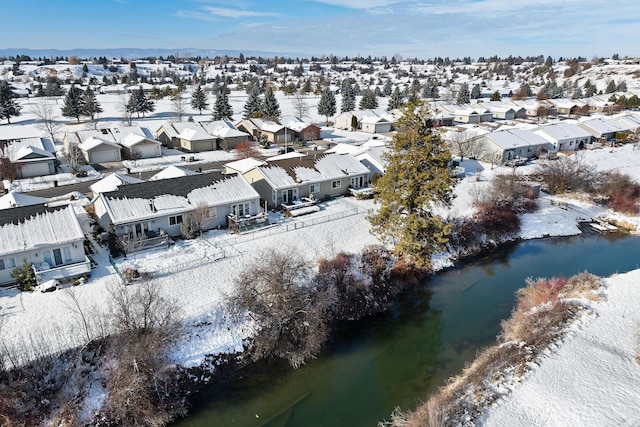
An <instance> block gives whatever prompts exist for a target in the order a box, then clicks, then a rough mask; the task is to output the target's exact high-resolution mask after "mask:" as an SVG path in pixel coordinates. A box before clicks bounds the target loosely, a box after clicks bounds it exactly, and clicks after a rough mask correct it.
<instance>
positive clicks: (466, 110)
mask: <svg viewBox="0 0 640 427" xmlns="http://www.w3.org/2000/svg"><path fill="white" fill-rule="evenodd" d="M438 107H439V108H440V109H441V110H442V111H446V112H447V113H448V114H451V115H452V116H453V121H454V122H455V123H468V124H475V123H480V122H491V121H493V113H491V111H489V110H488V109H486V108H485V107H484V106H482V105H479V104H465V105H450V104H440V105H439V106H438Z"/></svg>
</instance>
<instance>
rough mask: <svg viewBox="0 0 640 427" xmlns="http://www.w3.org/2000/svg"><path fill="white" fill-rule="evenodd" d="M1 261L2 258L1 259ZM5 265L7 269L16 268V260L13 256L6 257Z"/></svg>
mask: <svg viewBox="0 0 640 427" xmlns="http://www.w3.org/2000/svg"><path fill="white" fill-rule="evenodd" d="M0 261H1V260H0ZM4 265H5V267H6V268H7V269H9V268H11V269H14V268H16V260H15V259H13V258H6V259H5V260H4Z"/></svg>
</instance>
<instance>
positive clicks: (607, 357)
mask: <svg viewBox="0 0 640 427" xmlns="http://www.w3.org/2000/svg"><path fill="white" fill-rule="evenodd" d="M105 97H106V96H105ZM114 99H115V98H114ZM232 99H234V98H232ZM284 99H285V98H283V99H282V100H281V102H282V104H281V105H282V108H283V113H285V114H291V113H292V112H293V109H292V106H291V102H290V101H289V102H287V103H285V101H284ZM109 100H110V99H108V98H105V101H109ZM243 102H244V101H243V100H239V101H237V105H234V110H235V111H241V109H242V103H243ZM103 107H104V108H105V113H104V116H105V117H117V116H118V113H117V110H116V108H117V102H116V101H112V102H111V103H110V102H103ZM162 108H164V109H165V110H166V111H168V110H169V109H170V106H169V104H168V103H165V104H164V105H162ZM314 114H315V112H314ZM161 119H163V116H162V114H160V113H158V114H157V115H156V117H155V118H154V117H151V118H149V119H147V120H140V121H137V124H138V125H140V126H149V127H153V126H152V125H153V124H154V122H155V123H158V122H159V121H160V120H161ZM316 119H317V117H316ZM114 121H115V119H114ZM67 127H69V126H67ZM2 129H3V131H5V130H6V131H7V134H8V135H9V137H19V136H20V135H22V136H25V135H28V136H33V135H40V134H41V132H40V131H38V130H37V129H36V128H35V127H34V124H33V116H32V115H30V113H29V112H28V109H26V110H25V111H24V112H23V116H21V117H20V118H18V119H17V120H15V124H12V125H11V126H4V125H3V126H2ZM325 132H326V134H327V135H329V134H331V135H334V137H335V138H336V139H338V138H339V139H340V140H342V139H351V140H354V141H355V140H358V141H359V140H361V139H362V138H363V136H362V135H351V136H350V135H348V134H345V133H343V132H335V131H325ZM632 148H633V147H632V146H631V145H628V146H623V147H621V148H618V149H612V150H609V149H607V150H597V151H590V152H585V153H584V155H585V156H586V160H587V161H588V162H589V163H592V164H595V165H596V166H597V167H598V168H599V169H600V170H613V169H615V170H619V171H621V172H625V173H628V174H629V175H631V176H632V177H633V178H634V179H636V180H638V181H640V168H639V167H638V166H639V165H640V151H634V150H633V149H632ZM183 155H184V154H181V153H167V156H165V157H163V158H161V159H159V160H154V159H149V160H138V161H136V162H135V164H125V166H127V167H130V169H131V171H132V172H139V171H140V172H141V171H146V170H151V169H157V168H158V167H163V166H164V165H165V164H166V163H167V162H168V163H172V164H176V163H174V162H177V163H178V164H179V162H180V161H182V160H181V159H180V157H182V156H183ZM197 157H198V161H225V160H233V155H232V154H231V153H225V152H212V153H198V154H197ZM160 162H163V163H162V164H161V163H160ZM461 166H464V167H465V168H466V170H467V175H466V176H465V177H464V178H463V179H462V180H461V181H460V182H459V185H458V186H457V188H456V195H457V197H456V199H455V201H454V205H453V207H452V208H451V209H450V211H449V212H448V214H449V215H451V216H466V215H470V214H471V212H472V209H471V202H472V200H473V197H474V195H475V194H477V192H478V191H481V189H482V188H484V187H486V186H487V185H488V184H489V183H490V180H491V178H492V176H494V175H495V174H496V173H511V171H512V170H511V169H510V168H491V167H490V165H487V164H484V163H479V162H476V161H473V160H465V162H463V164H462V165H461ZM534 167H535V165H527V166H524V167H521V168H518V169H517V172H518V173H523V172H526V171H527V170H531V168H534ZM92 173H93V172H90V177H89V178H97V177H94V176H92V175H91V174H92ZM56 177H57V178H55V179H57V180H59V181H60V180H63V181H66V182H74V181H75V180H76V179H77V178H76V177H73V176H71V175H70V174H69V176H59V175H58V176H56ZM37 181H38V180H25V182H19V188H20V189H22V190H24V191H26V190H30V189H35V188H40V187H38V186H46V185H51V183H42V182H37ZM42 181H45V180H42ZM84 203H86V200H84V199H80V200H78V201H76V202H74V205H75V207H76V210H77V212H78V213H79V214H80V215H79V216H80V220H81V224H82V225H83V227H84V229H85V230H87V234H89V231H88V230H89V217H88V214H87V213H86V211H85V210H84V208H83V204H84ZM354 205H356V206H358V207H359V208H360V209H354ZM321 208H322V209H321V211H320V212H317V213H313V214H309V215H305V216H303V217H300V218H289V219H286V220H284V219H279V218H277V217H275V216H273V217H272V220H273V221H274V222H276V225H274V226H272V227H270V228H268V229H265V230H262V231H258V232H256V233H255V234H251V235H243V236H240V237H238V236H235V235H230V234H228V233H227V232H223V231H212V232H209V233H207V234H206V235H205V237H204V238H202V239H195V240H191V241H178V242H176V243H175V245H173V246H171V247H170V248H168V249H166V250H160V249H159V250H154V251H149V252H142V253H139V254H137V255H136V256H129V257H128V258H127V259H126V260H124V259H120V260H117V261H116V265H117V266H118V268H120V269H122V268H126V267H128V266H135V267H136V268H138V269H139V270H141V271H145V272H148V273H149V274H150V275H151V278H150V279H149V280H151V281H152V283H153V284H154V286H158V287H159V288H161V289H162V291H163V293H164V294H166V295H168V296H170V297H171V298H174V299H176V300H177V301H178V303H179V305H180V306H181V308H182V317H183V319H184V321H185V325H186V334H185V336H184V339H183V340H182V342H181V343H180V345H179V346H177V347H176V348H175V351H174V353H173V358H174V360H175V361H176V362H177V363H179V364H182V365H185V366H193V365H196V364H198V363H200V362H202V361H203V360H204V357H205V355H207V354H216V353H221V352H230V351H239V350H241V349H242V344H243V339H244V338H246V337H247V336H248V335H249V334H250V333H251V330H250V329H248V328H249V327H248V326H247V325H241V324H236V323H234V322H233V321H232V319H230V317H229V316H228V315H227V313H226V311H225V298H226V296H227V295H230V294H232V293H233V289H234V279H235V278H236V277H237V275H238V273H239V272H240V271H241V270H242V269H243V268H244V267H245V266H247V265H250V264H251V263H252V262H254V261H255V260H256V258H257V257H258V256H259V254H260V253H261V251H265V250H270V249H273V248H289V249H291V250H295V251H297V252H300V253H302V254H304V256H306V257H307V258H308V259H310V260H317V259H318V258H320V257H326V256H331V255H334V254H336V253H337V252H339V251H347V252H357V251H360V250H361V249H362V248H363V247H364V246H365V245H369V244H376V243H379V242H378V240H377V239H376V238H375V237H374V236H372V235H371V234H370V232H369V230H370V227H369V223H368V222H367V220H366V217H365V213H364V212H365V211H366V210H368V209H372V208H374V205H373V203H372V202H371V201H357V200H355V199H352V198H344V199H337V200H334V201H331V202H326V203H323V204H322V205H321ZM602 215H609V216H611V217H617V218H620V219H624V220H625V221H627V222H630V223H633V224H636V225H638V224H640V218H638V217H634V218H628V217H621V216H620V215H613V214H612V213H610V212H608V211H606V209H605V208H603V207H600V206H595V205H593V204H590V203H586V202H583V201H577V200H573V199H566V198H556V197H550V196H545V195H543V197H542V198H541V200H540V210H539V211H538V212H536V213H534V214H527V215H524V217H523V226H522V232H521V237H522V238H525V239H528V238H539V237H543V236H547V235H550V236H553V235H571V234H578V233H580V230H579V229H578V228H577V226H576V224H577V222H578V221H580V220H582V219H588V218H592V217H596V216H602ZM279 221H282V222H279ZM314 221H315V222H316V223H315V224H311V222H314ZM296 224H305V225H304V226H302V225H300V226H296ZM95 250H96V253H95V254H93V255H92V257H93V258H94V260H95V261H96V263H97V265H98V266H97V267H96V268H95V269H93V271H92V276H91V279H90V280H89V281H88V282H87V283H86V284H82V285H80V286H77V287H73V288H67V289H64V290H58V291H55V292H50V293H41V292H34V293H24V292H19V291H17V290H16V289H13V288H12V289H6V288H4V289H0V333H1V336H2V341H3V342H4V343H5V344H6V345H7V346H8V347H14V346H16V347H19V346H20V344H21V343H23V342H26V343H29V342H30V341H31V340H37V341H38V342H39V344H40V346H41V348H40V349H41V350H42V351H49V352H54V351H58V350H61V349H65V348H69V347H72V346H77V345H79V344H81V343H82V341H83V339H82V337H80V336H79V334H78V332H77V331H78V316H77V315H76V314H75V313H74V306H73V304H72V301H71V298H70V297H69V295H68V293H69V292H73V293H74V294H75V296H76V297H77V299H78V302H79V304H81V305H82V306H83V307H85V309H86V310H87V311H88V312H91V311H92V310H95V311H98V310H103V309H104V308H105V304H106V302H107V301H108V300H109V291H110V289H111V288H112V287H118V286H121V280H120V277H119V276H118V275H117V273H116V270H115V268H114V267H113V266H112V265H111V264H110V262H109V259H108V255H107V251H106V248H104V247H103V246H97V245H95ZM450 263H451V261H450V260H449V258H448V257H447V254H442V255H441V256H438V257H437V259H436V267H438V268H441V267H445V266H447V265H450ZM638 280H640V273H639V272H638V271H635V272H631V273H628V274H626V275H623V276H619V277H612V278H608V279H607V280H606V282H607V285H608V291H607V300H606V301H605V302H601V303H598V304H596V307H595V311H596V314H597V315H596V316H592V317H590V318H586V319H583V320H582V321H581V323H579V324H577V325H575V326H574V328H573V330H572V332H571V334H570V335H569V337H568V338H567V339H566V340H565V341H564V342H563V343H561V344H560V345H559V347H558V348H557V349H556V351H555V352H552V353H551V354H549V355H548V357H547V358H546V359H545V360H544V361H543V362H542V363H541V366H540V367H539V368H538V369H537V370H535V371H534V372H533V373H532V374H531V375H530V376H529V377H528V378H527V379H526V380H525V381H524V384H523V385H522V386H520V387H517V388H516V389H515V390H514V391H513V393H512V394H511V395H510V396H508V397H506V398H504V399H503V400H501V401H500V402H499V404H498V405H496V408H495V409H491V410H490V411H489V416H488V418H487V420H486V422H487V425H505V426H506V425H569V424H581V425H589V424H591V425H614V424H615V425H619V424H622V425H638V424H639V423H640V420H638V414H639V413H640V408H639V407H638V402H640V388H639V387H637V384H638V383H640V381H639V380H640V365H638V363H637V362H635V361H634V357H635V356H634V355H635V354H636V352H637V348H635V345H636V342H637V339H636V336H637V334H638V330H639V328H638V326H637V325H638V323H640V314H639V313H640V311H638V310H635V311H634V307H635V306H637V305H638V303H639V302H640V289H639V288H638V286H637V285H636V283H637V282H638ZM202 325H206V326H202ZM23 356H24V358H25V359H28V358H30V357H32V356H33V355H30V354H24V355H23ZM569 407H570V409H569ZM592 421H593V422H592Z"/></svg>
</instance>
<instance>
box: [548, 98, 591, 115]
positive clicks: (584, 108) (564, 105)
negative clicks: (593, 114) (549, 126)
mask: <svg viewBox="0 0 640 427" xmlns="http://www.w3.org/2000/svg"><path fill="white" fill-rule="evenodd" d="M549 102H550V103H552V104H553V105H555V106H556V110H557V111H558V114H559V115H562V116H567V117H576V116H588V115H589V105H588V104H586V103H584V102H582V101H580V100H577V99H576V100H573V99H564V98H562V99H550V100H549Z"/></svg>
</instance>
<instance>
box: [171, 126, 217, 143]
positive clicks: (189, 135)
mask: <svg viewBox="0 0 640 427" xmlns="http://www.w3.org/2000/svg"><path fill="white" fill-rule="evenodd" d="M173 127H174V128H175V130H176V131H178V134H177V135H176V136H177V137H178V138H181V139H186V140H188V141H202V140H209V139H213V136H211V135H209V134H208V133H207V132H205V131H204V129H203V128H202V127H201V126H200V125H199V124H197V123H174V124H173Z"/></svg>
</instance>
